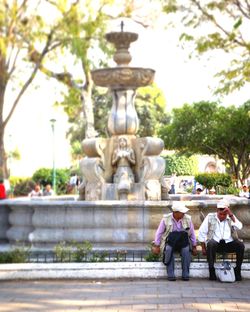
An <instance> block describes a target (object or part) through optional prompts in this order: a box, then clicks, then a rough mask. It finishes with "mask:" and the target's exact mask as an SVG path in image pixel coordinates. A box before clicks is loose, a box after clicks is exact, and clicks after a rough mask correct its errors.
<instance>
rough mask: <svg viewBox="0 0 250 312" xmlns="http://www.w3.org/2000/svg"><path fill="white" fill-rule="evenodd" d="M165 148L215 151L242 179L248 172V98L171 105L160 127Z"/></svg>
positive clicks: (249, 160)
mask: <svg viewBox="0 0 250 312" xmlns="http://www.w3.org/2000/svg"><path fill="white" fill-rule="evenodd" d="M160 136H161V137H162V139H163V140H164V142H165V147H166V148H167V149H174V150H178V151H181V152H182V153H188V154H190V153H194V154H197V153H198V154H208V155H217V156H218V157H219V158H221V159H223V160H224V161H225V164H226V165H227V166H228V167H229V170H230V172H231V174H233V175H234V177H235V178H236V179H237V180H240V181H241V182H243V181H244V179H246V178H247V177H248V176H249V174H250V158H249V153H250V101H248V102H246V103H244V104H243V105H242V106H240V107H238V108H237V107H235V106H230V107H227V108H225V107H223V106H220V105H218V104H216V103H210V102H199V103H194V104H192V105H190V104H185V105H183V107H182V108H179V109H174V110H173V112H172V121H171V123H170V125H167V126H165V127H163V128H162V129H161V130H160Z"/></svg>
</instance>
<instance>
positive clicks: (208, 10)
mask: <svg viewBox="0 0 250 312" xmlns="http://www.w3.org/2000/svg"><path fill="white" fill-rule="evenodd" d="M164 4H165V6H164V11H165V12H166V14H172V15H173V14H174V15H175V16H174V17H175V19H174V23H172V25H179V23H181V24H182V25H183V26H185V30H184V33H183V34H182V35H181V36H180V40H182V42H185V41H187V44H188V45H189V46H190V41H192V42H193V43H194V50H195V51H196V52H197V53H194V51H192V53H191V55H192V56H193V55H195V54H196V55H201V54H204V53H210V55H211V51H214V50H217V51H218V50H219V51H220V53H221V55H223V53H224V55H225V57H226V58H227V59H229V61H230V63H229V65H228V66H227V67H226V68H224V69H223V70H220V71H219V72H217V75H216V76H217V77H219V84H218V87H217V89H216V93H222V94H228V93H231V92H233V91H234V90H236V89H240V88H242V87H243V86H244V85H245V84H246V83H249V82H250V58H249V54H250V40H249V36H248V28H247V25H248V23H249V19H250V6H249V2H248V1H243V0H240V1H233V0H220V1H214V0H209V1H202V0H197V1H193V0H187V1H182V0H167V1H165V3H164ZM169 17H170V16H169ZM178 19H179V21H178Z"/></svg>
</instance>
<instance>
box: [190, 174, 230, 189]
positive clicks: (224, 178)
mask: <svg viewBox="0 0 250 312" xmlns="http://www.w3.org/2000/svg"><path fill="white" fill-rule="evenodd" d="M195 180H196V181H197V182H198V183H200V184H201V185H203V186H204V187H205V188H207V189H209V190H210V189H211V188H212V187H214V188H215V189H216V190H217V188H218V186H222V187H229V186H230V185H232V178H231V176H230V175H229V174H225V173H202V174H197V175H196V176H195Z"/></svg>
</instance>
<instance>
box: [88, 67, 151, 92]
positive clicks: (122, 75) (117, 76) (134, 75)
mask: <svg viewBox="0 0 250 312" xmlns="http://www.w3.org/2000/svg"><path fill="white" fill-rule="evenodd" d="M154 74H155V71H154V70H153V69H149V68H137V67H115V68H105V69H97V70H94V71H92V78H93V80H94V82H95V84H96V85H98V86H101V87H110V88H111V89H116V88H121V87H126V88H128V89H129V88H132V89H136V88H138V87H145V86H148V85H149V84H151V83H152V82H153V79H154Z"/></svg>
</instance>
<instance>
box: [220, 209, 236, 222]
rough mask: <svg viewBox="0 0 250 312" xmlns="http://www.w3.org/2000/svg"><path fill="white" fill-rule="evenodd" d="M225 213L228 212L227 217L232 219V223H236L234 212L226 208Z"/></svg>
mask: <svg viewBox="0 0 250 312" xmlns="http://www.w3.org/2000/svg"><path fill="white" fill-rule="evenodd" d="M223 212H226V213H227V215H228V216H229V217H230V218H231V219H232V221H233V222H235V218H234V215H233V213H232V211H231V210H230V208H229V207H227V208H225V209H224V210H223Z"/></svg>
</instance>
